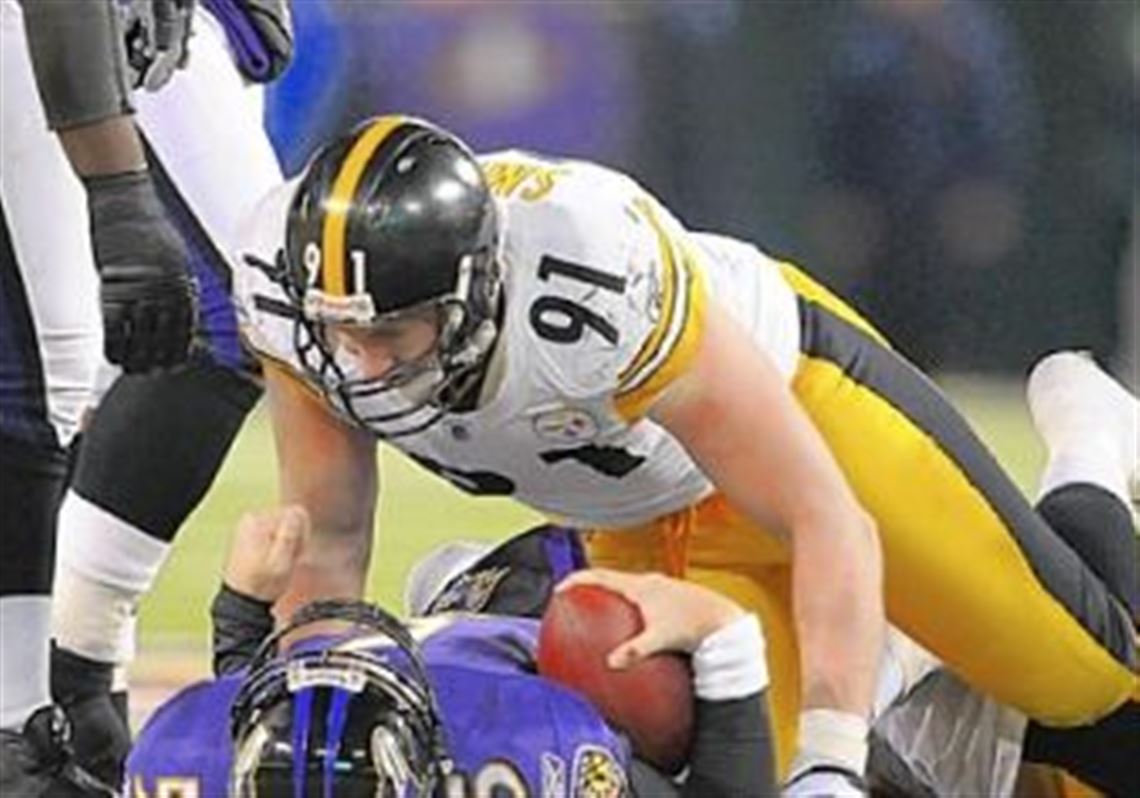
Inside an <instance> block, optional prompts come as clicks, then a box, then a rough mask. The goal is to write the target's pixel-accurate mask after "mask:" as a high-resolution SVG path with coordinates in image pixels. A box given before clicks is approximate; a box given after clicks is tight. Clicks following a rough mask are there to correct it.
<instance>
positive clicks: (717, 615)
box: [555, 568, 744, 669]
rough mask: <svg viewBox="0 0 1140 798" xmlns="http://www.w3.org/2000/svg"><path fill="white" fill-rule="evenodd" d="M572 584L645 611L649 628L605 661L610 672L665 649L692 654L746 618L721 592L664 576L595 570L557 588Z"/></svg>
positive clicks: (586, 571) (612, 652) (576, 574)
mask: <svg viewBox="0 0 1140 798" xmlns="http://www.w3.org/2000/svg"><path fill="white" fill-rule="evenodd" d="M574 585H597V586H598V587H604V588H606V589H607V590H612V591H613V592H614V593H617V594H618V595H620V596H623V597H624V598H625V599H626V600H628V601H629V602H631V603H632V604H634V605H635V606H636V607H637V608H638V610H639V611H640V612H641V618H642V621H643V622H644V624H645V627H644V628H643V629H642V630H641V632H640V633H639V634H638V635H636V636H635V637H632V638H630V639H629V640H626V641H625V642H624V643H622V644H621V645H619V646H618V647H617V648H615V649H614V650H613V651H611V652H610V653H609V656H608V657H607V660H606V662H607V664H608V665H609V666H610V667H611V668H617V669H621V668H628V667H630V666H632V665H635V664H637V663H638V662H640V661H641V660H643V659H645V658H646V657H648V656H651V655H652V654H656V653H658V652H662V651H681V652H685V653H692V652H693V651H695V650H696V649H697V647H698V646H699V645H700V644H701V641H702V640H704V639H705V638H706V637H708V636H709V635H711V634H712V633H713V632H715V631H717V630H718V629H722V628H724V627H725V626H727V625H728V624H730V623H732V622H733V621H734V620H736V619H737V618H739V617H740V616H741V615H743V614H744V610H743V609H741V608H740V606H738V605H737V604H736V603H734V602H733V601H731V600H729V599H727V598H725V597H724V596H722V595H720V594H719V593H715V592H713V591H712V590H709V589H708V588H706V587H701V586H700V585H696V584H693V583H692V582H683V581H681V580H679V579H671V578H670V577H668V576H665V575H663V574H654V573H646V574H631V573H625V572H622V571H610V570H607V569H604V568H591V569H589V570H585V571H578V572H576V573H573V574H571V575H570V576H569V577H567V578H566V579H564V580H563V581H562V582H560V583H559V585H558V587H557V588H555V590H556V592H557V591H561V590H565V589H567V588H569V587H572V586H574Z"/></svg>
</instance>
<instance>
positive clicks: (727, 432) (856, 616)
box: [651, 305, 885, 717]
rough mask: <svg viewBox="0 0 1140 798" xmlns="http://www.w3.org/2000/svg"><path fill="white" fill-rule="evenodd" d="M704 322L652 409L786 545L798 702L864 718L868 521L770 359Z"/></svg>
mask: <svg viewBox="0 0 1140 798" xmlns="http://www.w3.org/2000/svg"><path fill="white" fill-rule="evenodd" d="M706 319H707V321H706V329H705V331H704V336H703V338H702V342H701V348H700V352H699V354H698V356H697V357H696V358H695V359H694V362H693V366H692V367H691V369H690V370H689V371H688V372H687V373H686V374H684V375H682V376H681V377H679V378H678V379H677V381H676V382H675V383H674V384H673V385H672V386H670V388H669V389H668V390H667V391H666V393H665V394H664V395H663V396H662V398H661V399H660V400H659V401H658V402H657V404H656V405H655V407H654V408H653V410H652V412H651V416H652V417H654V418H655V419H656V420H658V421H659V422H661V423H662V424H663V425H664V426H665V427H667V428H668V429H669V430H670V432H672V433H673V434H674V435H676V436H677V438H678V439H679V440H680V441H681V442H682V443H683V444H684V445H685V448H686V449H687V450H688V451H689V453H690V454H691V455H692V456H693V457H694V458H695V459H696V460H697V462H698V463H699V464H700V465H701V467H702V468H703V469H704V470H705V472H706V473H707V474H708V475H709V477H710V478H711V479H712V480H713V481H714V482H715V483H716V484H717V486H718V487H719V488H720V489H721V490H722V491H723V492H724V493H725V494H726V495H727V496H728V497H729V498H730V499H731V500H732V501H733V502H734V503H735V504H737V505H738V506H739V507H740V508H741V509H742V510H744V511H745V512H747V513H748V514H749V515H750V516H751V517H752V518H753V519H754V520H756V521H757V522H758V523H761V524H763V525H765V526H766V527H769V528H771V529H772V530H773V531H774V532H775V533H776V534H779V535H782V536H786V539H787V541H788V543H789V545H790V546H791V547H792V549H793V553H794V565H793V602H794V606H795V611H796V630H797V634H798V637H799V644H800V656H801V663H802V667H803V695H804V707H805V709H811V708H833V709H839V710H842V711H844V712H850V713H853V714H856V715H859V716H860V717H865V716H866V715H867V712H868V709H869V707H870V703H871V696H872V692H873V690H874V682H875V671H876V667H877V662H878V652H879V651H880V649H881V647H882V640H883V634H884V628H885V627H884V623H885V621H884V615H883V606H882V596H881V585H880V582H881V563H880V554H879V548H878V542H877V538H876V534H875V525H874V522H873V521H872V519H871V518H870V516H868V514H867V513H866V512H865V511H864V510H863V509H862V507H861V506H860V505H859V502H858V501H857V499H856V498H855V496H854V494H853V493H852V491H851V489H850V488H849V487H848V485H847V482H846V480H845V479H844V477H843V474H842V473H841V472H840V470H839V467H838V466H837V464H836V463H835V460H834V458H833V457H832V456H831V454H830V453H829V452H828V450H827V446H826V445H825V443H824V441H823V439H822V438H821V437H820V435H819V434H818V433H817V432H816V430H815V428H814V427H813V426H812V423H811V421H810V420H809V419H808V417H807V416H806V415H805V414H804V412H803V411H802V410H801V409H800V408H799V407H798V405H797V404H796V402H795V399H794V398H793V396H792V394H791V392H790V391H789V390H788V389H787V388H786V387H785V382H784V380H783V378H782V377H781V376H780V374H779V373H778V372H777V371H776V369H775V367H774V366H773V365H772V363H771V362H770V360H769V358H768V357H767V356H766V355H765V354H764V353H763V352H761V351H760V350H758V349H757V348H756V347H755V346H754V345H753V344H752V343H751V341H750V340H749V339H748V337H747V336H746V335H745V333H744V332H743V330H742V329H741V328H740V327H739V326H738V325H737V324H736V323H735V322H734V321H732V320H731V318H730V317H729V315H728V313H727V312H724V311H722V310H721V309H719V308H717V307H716V306H715V305H712V306H710V308H709V312H708V313H707V315H706ZM713 419H715V420H716V421H712V420H713ZM742 442H747V443H742Z"/></svg>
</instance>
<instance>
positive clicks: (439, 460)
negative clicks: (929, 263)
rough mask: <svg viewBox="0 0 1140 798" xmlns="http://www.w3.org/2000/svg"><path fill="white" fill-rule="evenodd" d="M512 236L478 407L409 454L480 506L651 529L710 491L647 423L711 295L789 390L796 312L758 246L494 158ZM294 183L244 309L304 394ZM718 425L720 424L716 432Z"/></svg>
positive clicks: (611, 182) (681, 366)
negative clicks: (288, 283) (275, 274)
mask: <svg viewBox="0 0 1140 798" xmlns="http://www.w3.org/2000/svg"><path fill="white" fill-rule="evenodd" d="M480 163H481V165H482V166H483V169H484V172H485V174H486V176H487V179H488V183H489V184H490V186H491V189H492V191H493V193H494V195H495V197H496V199H497V201H498V204H499V212H500V218H501V222H502V225H503V230H502V236H501V239H502V241H501V247H502V251H501V261H502V265H503V269H504V286H503V290H504V295H505V301H506V312H505V317H504V320H503V325H502V326H503V329H502V331H501V333H500V336H499V340H498V342H497V344H496V348H495V351H494V353H493V355H492V358H493V366H492V368H491V374H492V377H491V378H489V380H488V385H487V386H485V389H484V395H483V397H482V399H481V401H480V403H479V407H478V408H477V409H475V410H473V411H471V412H466V413H451V414H447V415H445V416H444V417H443V419H442V420H441V421H440V422H439V423H437V424H435V425H433V426H431V427H429V428H427V429H425V430H423V431H422V432H418V433H415V434H412V435H408V436H406V437H400V438H396V439H394V440H393V441H392V443H393V445H395V446H398V447H399V448H400V449H401V450H403V451H404V452H406V453H407V454H409V455H411V456H412V457H413V458H415V459H416V460H418V461H419V462H420V463H422V464H423V465H425V466H426V467H428V468H430V469H431V470H433V471H435V472H436V473H439V474H441V475H442V476H444V477H446V478H447V479H449V480H450V481H452V482H453V483H455V484H456V485H458V486H460V487H461V488H464V489H465V490H468V491H469V492H472V493H481V494H498V495H510V496H512V497H513V498H515V499H517V500H518V501H521V502H523V503H525V504H527V505H530V506H531V507H534V508H535V509H537V510H540V511H542V512H545V513H547V514H550V515H552V516H554V517H556V518H559V519H563V520H565V521H567V522H569V523H573V524H576V525H580V526H619V527H620V526H630V525H634V524H640V523H645V522H648V521H650V520H652V519H654V518H656V517H659V516H661V515H664V514H667V513H670V512H674V511H676V510H679V509H681V508H682V507H685V506H687V505H689V504H692V503H693V502H695V501H698V500H699V499H701V498H703V497H704V496H706V495H708V494H709V493H710V492H711V491H712V486H711V484H710V482H709V480H708V479H707V478H706V477H705V475H704V474H703V473H702V472H701V471H700V469H699V468H697V466H696V465H695V464H694V463H693V461H692V460H691V458H690V457H689V456H688V455H687V454H686V453H685V451H684V449H683V448H682V447H681V445H680V444H679V443H678V442H677V441H676V440H675V439H674V438H673V437H672V436H671V435H670V434H669V433H668V432H667V431H666V430H665V429H663V428H662V427H661V426H660V425H658V424H656V423H655V422H653V421H652V420H650V419H648V418H647V417H646V413H647V411H648V409H649V407H650V406H651V404H652V403H653V401H654V399H656V398H657V396H659V395H660V393H661V392H662V391H663V390H664V389H665V388H666V387H667V386H668V385H669V383H670V382H671V381H672V380H673V379H674V378H675V377H676V376H677V375H679V374H680V373H682V372H683V371H684V370H685V369H686V368H687V367H688V365H689V364H690V362H691V359H692V357H693V356H694V355H695V352H696V348H697V344H698V342H699V338H700V332H701V329H702V325H703V320H704V315H705V313H706V309H707V307H708V299H709V297H710V296H711V297H714V298H715V302H716V306H717V307H719V308H723V309H725V310H727V311H728V312H729V313H731V314H732V315H733V316H734V317H735V318H736V319H737V320H738V321H739V322H740V323H742V324H743V325H744V326H745V328H747V329H748V330H749V331H750V332H751V333H752V335H753V338H754V340H755V341H756V343H757V344H758V345H759V346H760V347H762V348H763V349H764V350H765V351H766V352H767V353H768V354H769V355H770V356H771V357H772V359H773V360H774V362H775V363H776V365H777V367H778V368H779V369H780V371H781V372H782V373H783V374H784V375H785V376H786V377H787V378H789V379H790V377H791V375H792V373H793V372H794V370H795V367H796V361H797V358H798V353H799V319H798V312H797V306H796V299H795V295H794V293H793V291H792V289H791V288H790V287H789V286H788V285H787V283H785V281H784V279H783V278H782V276H781V273H780V270H779V269H778V268H777V264H776V263H775V262H774V261H772V260H771V259H769V258H768V257H766V256H765V255H763V254H762V253H760V252H759V251H758V250H756V249H755V248H754V247H752V246H750V245H747V244H744V243H741V242H738V241H734V240H732V239H728V238H724V237H721V236H713V235H706V234H697V233H691V232H688V231H686V230H685V229H684V228H683V227H682V226H681V225H680V223H679V222H678V221H677V220H676V219H675V218H674V217H673V216H672V215H670V214H669V212H668V211H666V210H665V209H664V208H663V207H662V206H661V205H660V204H659V203H658V202H657V201H656V200H655V199H654V198H653V197H652V196H651V195H650V194H648V193H647V192H646V191H645V190H644V189H642V188H641V187H640V186H638V185H637V184H636V183H635V182H634V181H633V180H631V179H630V178H628V177H626V176H624V175H622V174H620V173H618V172H614V171H612V170H609V169H606V168H604V167H601V166H597V165H594V164H589V163H585V162H581V161H551V160H545V159H541V158H539V157H536V156H533V155H530V154H526V153H522V152H517V151H507V152H501V153H494V154H491V155H487V156H482V157H481V158H480ZM295 190H296V181H293V182H290V183H288V184H286V185H285V186H283V187H281V188H280V189H278V190H277V191H275V192H274V193H273V194H271V195H270V196H269V197H267V198H266V200H264V201H263V203H262V204H261V206H260V207H259V209H258V211H257V212H256V213H255V215H254V218H253V219H252V220H251V223H250V224H249V225H248V228H247V231H246V234H245V236H244V237H243V245H242V250H241V252H239V253H238V261H239V263H240V264H241V265H240V266H239V275H238V278H237V279H236V280H235V295H236V297H237V301H238V304H239V310H240V316H241V318H242V321H243V325H244V331H245V335H246V337H247V339H248V341H249V343H250V344H251V346H252V347H253V348H254V349H255V350H256V351H257V352H259V353H260V354H261V355H263V356H264V357H266V358H267V359H269V360H272V361H275V362H277V363H279V364H284V365H286V366H288V367H289V368H290V369H292V370H293V371H294V372H295V373H296V374H297V376H298V377H300V378H301V379H305V376H304V369H303V368H302V366H303V364H302V363H301V361H300V359H299V358H300V355H299V354H298V352H297V351H296V347H295V346H294V340H295V337H294V336H295V331H294V321H293V320H292V318H290V313H291V312H290V309H289V303H288V301H287V297H286V296H285V294H284V291H283V290H282V288H281V287H280V286H279V285H278V284H276V283H275V282H274V281H273V280H272V279H270V278H269V276H268V275H267V274H266V272H265V269H264V267H263V266H257V265H250V264H253V263H255V262H256V261H261V262H262V263H263V264H274V263H275V261H276V260H277V259H278V255H279V253H280V251H281V248H282V247H283V245H284V241H285V221H286V215H287V211H288V207H289V203H290V201H291V198H292V195H293V193H294V191H295ZM709 423H716V420H715V419H710V420H709Z"/></svg>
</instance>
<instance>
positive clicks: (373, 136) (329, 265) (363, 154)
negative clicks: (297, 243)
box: [321, 115, 408, 296]
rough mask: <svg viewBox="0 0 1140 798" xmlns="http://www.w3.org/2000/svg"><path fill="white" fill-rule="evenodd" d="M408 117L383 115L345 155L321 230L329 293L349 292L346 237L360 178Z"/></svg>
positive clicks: (324, 279)
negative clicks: (370, 161)
mask: <svg viewBox="0 0 1140 798" xmlns="http://www.w3.org/2000/svg"><path fill="white" fill-rule="evenodd" d="M406 121H408V118H407V117H405V116H396V115H393V116H382V117H380V118H379V119H377V120H376V121H375V122H373V123H372V125H371V126H370V127H369V128H368V129H367V130H365V131H364V133H363V134H361V136H360V137H359V138H358V139H357V140H356V143H355V144H353V145H352V148H351V149H350V150H349V151H348V155H346V156H345V159H344V163H343V165H342V166H341V167H340V172H339V173H338V174H337V176H336V180H335V181H333V187H332V193H331V194H329V198H328V200H327V202H326V205H325V223H324V229H323V230H322V231H321V252H322V253H323V256H322V258H321V277H322V281H321V282H322V288H323V289H324V291H325V293H327V294H331V295H333V296H344V295H345V293H346V283H347V280H346V278H345V266H346V264H347V258H346V256H345V255H346V253H345V251H344V250H345V238H346V232H347V229H348V209H349V208H350V207H352V197H353V195H355V194H356V188H357V186H359V185H360V178H361V177H362V176H363V175H364V169H365V167H367V166H368V161H369V160H371V158H372V156H373V155H374V154H375V152H376V150H377V149H379V147H380V145H381V144H383V143H384V140H385V139H387V138H388V136H389V135H390V134H391V133H392V131H393V130H395V129H396V128H397V127H399V126H400V125H402V124H404V122H406Z"/></svg>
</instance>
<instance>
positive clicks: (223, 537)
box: [140, 378, 1042, 671]
mask: <svg viewBox="0 0 1140 798" xmlns="http://www.w3.org/2000/svg"><path fill="white" fill-rule="evenodd" d="M940 382H941V383H942V384H943V385H944V386H945V387H946V388H947V390H948V391H949V392H950V393H951V395H952V396H953V397H954V398H955V400H956V401H957V402H958V404H959V406H960V407H961V408H963V409H964V411H965V412H966V414H967V416H968V417H969V418H970V420H971V421H972V422H973V423H974V425H975V427H976V429H978V431H979V432H980V433H981V434H982V436H983V438H984V439H985V440H986V441H987V442H989V443H990V445H991V446H992V447H993V449H994V451H995V452H997V454H998V456H999V458H1000V459H1001V460H1002V462H1003V463H1004V464H1005V465H1006V466H1007V467H1008V468H1009V469H1010V470H1011V471H1012V472H1013V473H1014V475H1015V476H1016V478H1017V479H1018V481H1019V482H1020V483H1021V484H1022V485H1023V486H1024V487H1028V486H1030V485H1031V483H1032V478H1033V475H1034V474H1035V473H1036V470H1037V467H1038V464H1039V463H1040V460H1041V454H1042V452H1041V446H1040V444H1039V443H1038V442H1037V440H1036V438H1035V437H1034V435H1033V433H1032V430H1031V427H1030V425H1029V420H1028V416H1027V413H1026V410H1025V405H1024V400H1023V398H1022V393H1021V390H1022V389H1021V386H1020V384H1016V383H1014V382H1012V381H1010V382H1000V381H983V380H978V379H968V378H946V379H944V380H941V381H940ZM381 480H382V482H383V485H384V496H383V497H382V499H381V512H380V514H379V518H378V519H377V539H376V546H375V549H374V556H373V565H372V573H371V578H370V585H371V587H370V593H371V596H372V597H373V598H375V599H376V600H378V601H380V602H382V603H384V604H385V605H387V606H391V607H400V606H401V604H400V601H401V596H402V593H401V589H400V585H401V584H402V582H403V578H404V574H405V573H406V572H407V569H408V567H409V566H410V565H411V563H412V562H414V561H415V559H416V558H417V557H418V556H420V555H421V554H423V553H424V552H426V551H427V550H428V549H430V548H432V547H433V546H435V545H436V544H438V543H439V542H441V541H443V540H446V539H448V538H455V537H466V538H481V539H496V538H501V537H504V536H506V535H508V534H510V533H511V532H513V531H518V530H521V529H523V528H525V527H526V526H528V525H529V524H531V523H532V522H534V521H535V520H537V518H538V516H536V515H535V514H534V513H532V512H530V511H529V510H527V509H525V508H523V507H521V506H519V505H517V504H515V503H513V502H511V501H509V500H504V499H478V500H476V499H472V498H471V497H468V496H466V495H464V494H462V493H460V492H459V491H457V490H455V489H454V488H452V487H451V486H449V485H447V484H446V483H444V482H443V481H442V480H439V479H436V478H435V477H433V476H431V475H429V474H427V472H425V471H423V470H422V469H419V468H418V467H417V466H415V465H413V464H410V463H409V462H408V461H407V460H405V459H404V458H403V457H401V456H399V455H398V454H396V453H394V452H391V451H385V452H384V453H383V455H382V465H381ZM275 500H276V485H275V462H274V454H273V446H272V441H271V439H270V431H269V426H268V423H267V420H266V418H265V417H264V415H262V414H261V413H260V412H257V411H255V413H254V414H253V415H252V416H251V417H250V419H249V421H248V422H247V424H246V427H245V429H244V430H243V432H242V434H241V435H240V436H239V438H238V440H237V442H236V443H235V445H234V448H233V451H232V452H231V454H230V456H229V458H228V460H227V461H226V463H225V466H224V468H223V469H222V471H221V473H220V474H219V476H218V479H217V481H216V482H215V484H214V487H213V489H212V490H211V491H210V493H209V495H208V496H207V498H206V500H205V502H203V504H202V505H201V506H200V507H199V508H198V510H197V512H195V513H194V515H193V516H192V517H191V519H190V521H189V523H188V525H187V528H186V529H184V530H183V531H182V533H181V534H180V536H179V538H178V541H177V543H176V545H175V548H174V552H173V554H172V556H171V558H170V561H169V563H168V565H167V567H166V569H165V570H164V572H163V574H162V576H161V578H160V579H159V583H158V585H157V587H156V589H155V590H154V592H153V593H152V594H151V595H150V596H148V597H147V599H146V601H145V602H144V604H143V608H142V614H141V629H142V640H141V648H140V666H143V667H144V668H145V666H146V660H147V658H148V657H152V658H159V659H161V658H163V654H164V653H165V654H172V655H173V654H176V655H177V657H178V658H179V659H180V660H182V661H186V660H189V661H190V662H191V663H192V665H191V670H192V671H199V670H202V671H204V668H205V663H206V651H207V649H208V641H207V638H206V634H207V607H208V604H209V601H210V599H211V597H212V596H213V593H214V591H215V590H216V588H217V584H218V574H219V573H220V569H221V564H222V561H223V558H224V557H225V552H226V546H227V544H228V538H229V533H230V530H231V529H232V528H233V526H234V524H235V523H236V521H237V519H238V518H239V517H240V516H241V514H242V513H243V512H245V511H247V510H252V509H258V508H262V507H267V506H271V505H272V504H273V503H274V502H275Z"/></svg>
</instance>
